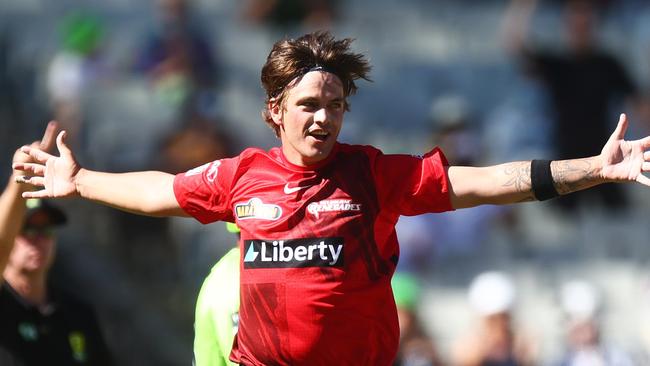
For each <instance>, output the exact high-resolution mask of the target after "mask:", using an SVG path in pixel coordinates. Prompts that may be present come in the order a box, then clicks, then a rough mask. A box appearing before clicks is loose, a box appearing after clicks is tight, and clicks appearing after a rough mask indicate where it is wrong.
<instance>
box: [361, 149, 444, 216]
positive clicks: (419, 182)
mask: <svg viewBox="0 0 650 366" xmlns="http://www.w3.org/2000/svg"><path fill="white" fill-rule="evenodd" d="M448 165H449V163H448V162H447V159H446V158H445V156H444V154H443V153H442V151H441V150H440V149H439V148H435V149H433V150H431V151H430V152H428V153H427V154H426V155H424V156H413V155H384V154H379V155H377V156H376V159H375V163H374V167H375V180H376V182H377V193H378V198H379V201H380V205H381V207H382V208H383V209H387V210H389V211H392V212H394V213H395V214H398V215H407V216H412V215H419V214H423V213H428V212H444V211H451V210H453V208H452V206H451V200H450V197H449V180H448V178H447V171H446V169H445V167H446V166H448Z"/></svg>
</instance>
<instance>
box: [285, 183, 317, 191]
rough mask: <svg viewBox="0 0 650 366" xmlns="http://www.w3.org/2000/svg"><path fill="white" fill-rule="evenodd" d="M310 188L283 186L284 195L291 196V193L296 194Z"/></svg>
mask: <svg viewBox="0 0 650 366" xmlns="http://www.w3.org/2000/svg"><path fill="white" fill-rule="evenodd" d="M309 187H311V186H303V187H293V188H291V187H289V183H287V184H285V185H284V194H291V193H296V192H298V191H299V190H301V189H305V188H309Z"/></svg>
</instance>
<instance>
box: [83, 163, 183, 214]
mask: <svg viewBox="0 0 650 366" xmlns="http://www.w3.org/2000/svg"><path fill="white" fill-rule="evenodd" d="M173 181H174V176H173V175H171V174H168V173H163V172H156V171H147V172H134V173H103V172H96V171H92V170H87V169H81V170H80V171H79V173H78V174H77V176H76V178H75V186H76V188H77V192H78V193H79V195H80V196H81V197H83V198H86V199H89V200H92V201H95V202H99V203H102V204H105V205H108V206H111V207H115V208H118V209H120V210H123V211H128V212H132V213H136V214H140V215H147V216H185V213H184V212H183V210H182V209H181V208H180V207H179V205H178V203H177V201H176V198H175V196H174V192H173Z"/></svg>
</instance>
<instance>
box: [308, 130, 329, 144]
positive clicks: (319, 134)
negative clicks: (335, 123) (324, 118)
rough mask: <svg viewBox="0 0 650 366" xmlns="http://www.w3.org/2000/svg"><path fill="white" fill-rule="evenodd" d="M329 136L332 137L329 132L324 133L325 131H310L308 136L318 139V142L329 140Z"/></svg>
mask: <svg viewBox="0 0 650 366" xmlns="http://www.w3.org/2000/svg"><path fill="white" fill-rule="evenodd" d="M329 135H330V134H329V132H327V131H323V130H314V131H310V132H309V134H308V136H311V137H313V138H314V139H316V140H317V141H321V142H323V141H325V140H327V138H328V137H329Z"/></svg>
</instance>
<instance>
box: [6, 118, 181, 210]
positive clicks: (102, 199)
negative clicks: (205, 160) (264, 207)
mask: <svg viewBox="0 0 650 366" xmlns="http://www.w3.org/2000/svg"><path fill="white" fill-rule="evenodd" d="M56 145H57V149H58V150H59V154H60V156H55V155H51V154H48V153H47V152H45V151H43V150H41V149H38V148H35V147H30V146H23V147H22V148H21V150H22V151H23V152H24V153H26V154H29V155H30V156H31V157H32V158H33V159H34V160H35V162H34V163H24V162H14V164H13V167H14V169H16V170H19V171H22V172H24V173H25V174H27V175H21V176H18V177H16V181H18V182H20V183H27V184H29V185H32V186H35V187H41V188H42V189H41V190H38V191H28V192H24V193H23V197H25V198H60V197H76V196H79V197H82V198H85V199H89V200H92V201H95V202H99V203H102V204H105V205H108V206H111V207H115V208H118V209H121V210H124V211H127V212H132V213H136V214H141V215H147V216H187V214H186V213H185V212H184V211H183V210H182V209H181V208H180V206H179V204H178V202H177V201H176V197H175V195H174V191H173V181H174V176H173V175H172V174H168V173H163V172H157V171H146V172H133V173H103V172H97V171H92V170H88V169H84V168H82V167H81V166H80V165H79V163H78V162H77V160H76V159H75V157H74V154H73V152H72V151H71V150H70V148H69V147H68V146H67V145H66V143H65V131H61V133H59V135H58V136H57V138H56Z"/></svg>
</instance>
